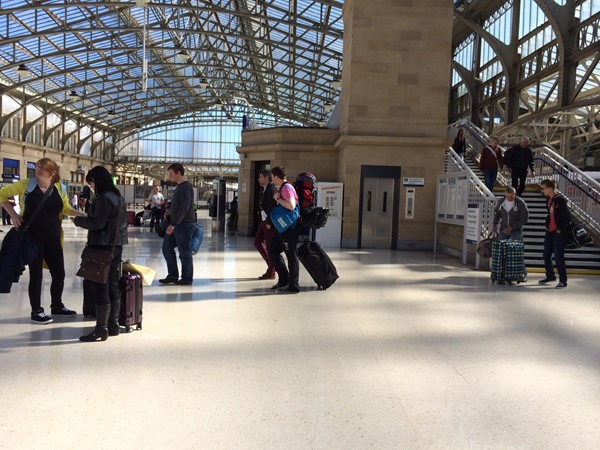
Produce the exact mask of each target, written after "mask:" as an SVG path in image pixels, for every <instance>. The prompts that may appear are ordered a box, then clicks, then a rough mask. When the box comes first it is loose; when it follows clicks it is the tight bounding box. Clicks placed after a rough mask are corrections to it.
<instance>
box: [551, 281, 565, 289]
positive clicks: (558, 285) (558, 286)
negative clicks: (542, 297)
mask: <svg viewBox="0 0 600 450" xmlns="http://www.w3.org/2000/svg"><path fill="white" fill-rule="evenodd" d="M566 287H567V283H563V282H560V283H558V284H557V285H556V286H554V289H563V288H566Z"/></svg>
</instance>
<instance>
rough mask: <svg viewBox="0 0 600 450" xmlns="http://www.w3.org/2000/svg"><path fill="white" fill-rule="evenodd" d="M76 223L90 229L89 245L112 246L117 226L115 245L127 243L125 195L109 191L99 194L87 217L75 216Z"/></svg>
mask: <svg viewBox="0 0 600 450" xmlns="http://www.w3.org/2000/svg"><path fill="white" fill-rule="evenodd" d="M73 222H74V223H75V225H77V226H78V227H81V228H85V229H87V230H89V233H88V240H87V243H88V245H103V246H109V247H110V246H112V245H113V241H114V240H115V227H118V231H117V236H116V242H115V245H124V244H127V210H126V208H125V201H124V200H123V197H121V196H120V195H117V194H115V193H114V192H111V191H107V192H103V193H102V194H100V195H98V196H97V197H96V198H95V200H94V202H93V203H92V205H91V206H90V209H89V211H88V216H87V217H75V219H73Z"/></svg>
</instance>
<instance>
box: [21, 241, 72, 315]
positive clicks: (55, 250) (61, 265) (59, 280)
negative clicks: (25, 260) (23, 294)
mask: <svg viewBox="0 0 600 450" xmlns="http://www.w3.org/2000/svg"><path fill="white" fill-rule="evenodd" d="M33 238H34V240H35V241H36V243H37V247H38V256H37V258H36V259H35V261H33V262H32V263H31V264H29V303H30V304H31V310H32V311H34V312H35V311H38V310H40V309H41V308H42V279H43V264H44V261H46V265H47V266H48V269H49V270H50V276H51V277H52V282H51V283H50V300H51V303H50V308H55V309H58V308H62V307H63V306H64V305H63V303H62V293H63V289H64V286H65V258H64V254H63V249H62V245H61V243H60V236H56V237H47V236H33Z"/></svg>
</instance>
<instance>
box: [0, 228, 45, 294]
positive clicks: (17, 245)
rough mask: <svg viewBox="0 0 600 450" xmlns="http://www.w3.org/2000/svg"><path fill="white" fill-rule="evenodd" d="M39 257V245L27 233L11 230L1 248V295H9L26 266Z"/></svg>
mask: <svg viewBox="0 0 600 450" xmlns="http://www.w3.org/2000/svg"><path fill="white" fill-rule="evenodd" d="M36 257H37V245H36V243H35V240H34V239H33V238H32V237H31V236H30V235H29V233H28V232H27V231H18V230H17V229H15V228H11V229H10V230H9V231H8V233H7V234H6V236H5V237H4V240H3V241H2V248H0V294H8V293H9V292H10V289H11V287H12V284H13V283H18V282H19V278H20V276H21V275H22V274H23V271H24V270H25V266H26V265H28V264H30V263H31V262H33V260H35V258H36Z"/></svg>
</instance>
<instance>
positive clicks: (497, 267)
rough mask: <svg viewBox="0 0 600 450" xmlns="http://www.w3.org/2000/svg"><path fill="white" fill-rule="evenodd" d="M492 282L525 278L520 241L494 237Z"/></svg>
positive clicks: (521, 280)
mask: <svg viewBox="0 0 600 450" xmlns="http://www.w3.org/2000/svg"><path fill="white" fill-rule="evenodd" d="M491 277H492V283H493V282H498V283H503V282H505V281H506V282H508V283H512V282H513V281H516V282H517V283H521V282H523V281H526V280H527V274H526V273H525V247H524V246H523V242H522V241H514V240H512V239H506V240H500V239H494V241H493V242H492V273H491Z"/></svg>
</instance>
